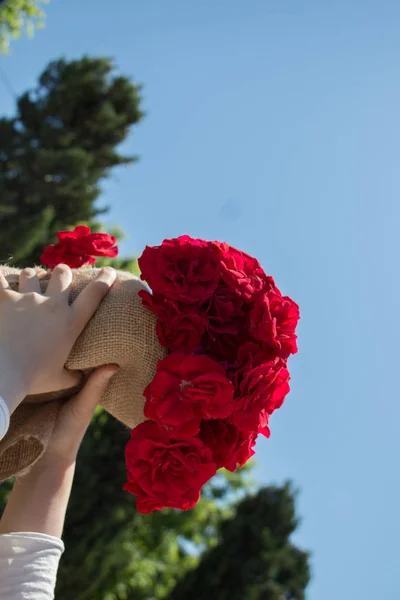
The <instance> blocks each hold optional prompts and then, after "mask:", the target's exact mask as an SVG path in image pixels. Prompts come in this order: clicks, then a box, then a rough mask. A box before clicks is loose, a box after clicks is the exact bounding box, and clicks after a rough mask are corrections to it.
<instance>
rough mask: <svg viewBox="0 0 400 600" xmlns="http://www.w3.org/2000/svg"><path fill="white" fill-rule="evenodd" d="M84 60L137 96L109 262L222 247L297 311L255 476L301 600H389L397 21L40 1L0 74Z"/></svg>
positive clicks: (371, 8)
mask: <svg viewBox="0 0 400 600" xmlns="http://www.w3.org/2000/svg"><path fill="white" fill-rule="evenodd" d="M83 53H89V54H93V55H110V56H113V57H115V60H116V64H117V65H118V67H119V69H120V70H121V72H122V73H124V74H127V75H130V76H132V77H133V78H134V79H135V81H137V82H141V83H142V84H143V86H144V88H143V97H144V101H143V102H144V109H145V110H146V113H147V116H146V119H145V120H144V121H143V124H142V125H140V127H139V128H138V129H137V131H135V132H134V133H133V134H132V136H131V138H130V139H129V142H128V143H127V144H126V147H127V150H128V151H129V152H132V153H137V154H139V155H140V157H141V160H140V162H139V163H138V164H136V165H135V166H133V167H132V168H129V169H125V168H124V169H121V170H119V171H118V172H117V173H116V174H115V176H114V177H113V178H112V179H111V180H109V181H108V182H107V184H106V186H105V188H104V189H105V193H104V196H103V198H104V200H105V201H106V202H108V203H110V204H111V206H112V210H111V212H110V215H109V223H110V224H111V223H115V224H119V225H121V226H123V228H124V229H125V230H126V231H127V233H128V234H129V238H128V239H127V241H126V242H124V244H123V246H122V249H123V251H124V252H125V253H127V254H128V253H129V254H131V253H139V252H140V251H141V250H142V249H143V247H144V246H145V244H146V243H149V244H155V243H159V242H160V241H161V240H162V239H163V238H164V237H168V236H175V235H179V234H182V233H190V234H192V235H195V236H200V237H204V238H217V239H225V240H227V241H229V242H230V243H231V244H233V245H236V246H238V247H240V248H242V249H244V250H246V251H248V252H250V253H252V254H254V255H255V256H257V257H258V258H259V259H260V260H261V261H262V263H263V265H264V267H265V269H266V271H267V272H268V273H271V274H272V275H273V276H274V277H275V278H276V280H277V283H278V284H279V286H280V287H281V289H282V290H283V291H284V292H285V293H287V294H289V295H291V296H292V297H293V298H294V299H295V300H296V301H297V302H298V303H299V304H300V307H301V312H302V321H301V326H300V328H299V336H300V339H299V346H300V351H299V354H298V355H297V356H295V357H294V358H292V359H291V365H290V366H291V371H292V392H291V394H290V396H289V397H288V399H287V402H286V405H285V406H284V407H283V408H282V409H281V410H280V411H278V413H276V415H274V417H273V419H272V423H271V425H272V437H271V439H270V440H268V441H267V440H265V441H262V442H261V443H259V444H258V448H257V451H258V463H259V467H258V470H257V476H258V478H259V480H260V481H262V482H265V483H269V482H283V481H284V480H285V479H287V478H290V479H292V480H293V481H294V483H295V485H296V486H297V487H298V488H299V489H300V495H299V500H298V510H299V513H300V515H301V516H302V525H301V528H300V530H299V532H298V534H297V536H296V541H297V542H298V543H300V544H301V545H303V546H304V547H306V548H309V549H310V550H311V551H312V553H313V557H312V565H313V581H312V584H311V585H310V588H309V593H308V596H307V597H308V599H309V600H337V599H338V598H340V600H355V599H358V598H360V599H361V598H362V600H376V599H377V598H385V600H395V599H397V598H398V594H399V592H398V589H397V588H398V578H397V570H398V562H399V556H398V539H399V534H400V520H399V516H398V506H399V502H400V481H399V469H398V467H397V463H398V457H399V451H400V442H399V433H398V431H399V417H400V408H399V391H398V386H397V384H396V381H397V373H398V359H399V353H398V343H397V342H398V340H399V339H400V327H399V322H398V321H397V313H398V310H399V291H400V284H399V268H398V258H399V250H400V248H399V246H400V236H399V222H400V208H399V198H400V176H399V164H400V69H399V66H400V65H399V56H400V4H399V3H398V2H395V1H387V0H381V1H378V0H375V1H372V0H351V2H348V1H347V2H346V1H344V0H338V1H336V2H321V1H319V2H318V1H316V0H315V1H311V0H303V1H302V2H299V1H298V0H279V2H278V0H271V1H270V0H251V1H249V2H243V1H240V0H218V1H216V0H202V1H201V2H194V1H192V2H187V1H183V0H180V1H178V0H169V1H168V2H166V1H165V0H163V1H162V0H159V1H153V0H148V1H147V2H143V1H142V2H138V1H132V2H118V1H116V2H113V3H110V2H105V1H103V2H99V1H94V0H85V2H80V1H79V0H68V1H67V0H64V1H63V0H57V1H53V2H52V3H51V4H50V5H49V9H48V19H47V28H46V29H45V30H44V31H41V32H39V33H38V34H37V36H36V38H35V40H34V41H32V42H29V41H25V40H20V41H18V42H16V43H15V44H14V45H13V47H12V56H11V57H7V58H4V59H1V66H2V69H3V71H4V72H5V73H6V75H7V76H8V78H9V79H10V81H11V83H12V86H13V88H14V89H15V90H16V92H17V93H19V92H21V91H23V90H25V89H26V88H28V87H30V86H32V85H33V84H34V82H35V78H36V77H37V75H38V73H39V72H40V71H41V70H42V69H43V68H44V66H45V65H46V63H47V62H48V61H49V60H51V59H53V58H56V57H58V56H60V55H65V56H67V57H68V58H72V57H80V56H81V55H82V54H83ZM12 109H13V99H12V97H11V96H10V94H9V93H8V92H7V90H6V89H5V87H4V86H2V87H0V110H1V112H3V113H10V112H11V111H12Z"/></svg>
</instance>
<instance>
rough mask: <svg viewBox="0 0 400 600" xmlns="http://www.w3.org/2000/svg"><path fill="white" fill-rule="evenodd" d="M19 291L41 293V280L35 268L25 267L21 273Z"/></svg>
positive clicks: (21, 292)
mask: <svg viewBox="0 0 400 600" xmlns="http://www.w3.org/2000/svg"><path fill="white" fill-rule="evenodd" d="M18 291H19V293H20V294H28V293H29V292H36V293H37V294H40V293H41V292H40V282H39V278H38V276H37V275H36V272H35V270H34V269H23V270H22V271H21V273H20V274H19V285H18Z"/></svg>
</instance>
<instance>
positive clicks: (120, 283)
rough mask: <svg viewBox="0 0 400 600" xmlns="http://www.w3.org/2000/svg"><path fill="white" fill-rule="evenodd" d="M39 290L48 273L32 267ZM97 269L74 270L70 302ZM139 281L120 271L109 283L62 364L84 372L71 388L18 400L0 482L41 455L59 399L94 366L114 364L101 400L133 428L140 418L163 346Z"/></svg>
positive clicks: (0, 445) (2, 453)
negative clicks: (27, 400) (114, 371)
mask: <svg viewBox="0 0 400 600" xmlns="http://www.w3.org/2000/svg"><path fill="white" fill-rule="evenodd" d="M36 270H37V273H38V276H39V279H40V281H41V288H42V291H43V292H44V291H45V290H46V287H47V282H48V280H49V278H50V274H49V273H47V272H46V271H44V270H43V269H36ZM0 272H1V273H2V274H3V275H5V276H6V279H7V280H8V282H9V283H10V286H11V287H12V288H13V289H18V278H19V272H20V271H19V270H18V269H12V268H9V267H4V266H0ZM98 273H99V269H92V268H82V269H78V270H75V271H73V285H72V290H71V295H70V302H73V301H74V299H75V298H76V297H77V295H78V294H79V293H80V292H81V291H82V290H83V289H84V287H85V286H86V285H87V284H88V283H89V282H90V281H92V280H93V279H94V278H95V277H96V276H97V275H98ZM143 288H144V285H143V284H142V282H141V281H140V280H139V279H138V278H137V277H135V276H134V275H132V274H131V273H125V272H122V271H118V272H117V278H116V281H115V283H114V285H113V287H112V288H111V289H110V291H109V292H108V294H107V296H106V297H105V298H104V300H103V301H102V303H101V305H100V307H99V308H98V309H97V311H96V313H95V315H94V316H93V317H92V318H91V320H90V321H89V323H88V324H87V326H86V328H85V330H84V331H83V333H82V334H81V335H80V337H79V338H78V340H77V341H76V343H75V345H74V347H73V349H72V351H71V354H70V356H69V358H68V361H67V363H66V367H67V368H68V369H74V370H80V371H83V373H84V377H83V379H82V383H81V384H80V386H78V387H77V388H75V389H74V390H67V391H63V392H55V393H52V394H46V395H43V396H40V397H39V396H37V397H36V398H35V401H37V403H35V404H25V403H23V404H21V405H20V406H19V407H18V408H17V410H16V411H15V412H14V414H13V415H12V417H11V425H10V429H9V431H8V433H7V435H6V437H5V438H4V439H3V440H1V441H0V481H4V480H5V479H8V478H9V477H11V476H13V475H17V474H19V473H21V472H23V471H24V470H25V469H27V468H28V467H30V466H31V465H33V464H34V463H35V461H36V460H37V459H38V458H40V456H41V455H42V454H43V452H44V450H45V448H46V445H47V443H48V440H49V438H50V435H51V433H52V430H53V427H54V423H55V420H56V417H57V412H58V409H59V407H60V405H61V402H62V401H63V399H65V398H68V397H70V396H71V395H72V394H73V393H76V392H77V391H78V390H79V389H80V388H81V387H82V385H83V384H84V382H85V380H86V379H87V376H88V375H89V374H90V373H91V372H92V371H93V369H94V368H96V367H99V366H101V365H104V364H110V363H114V364H118V365H119V366H120V369H119V371H118V372H117V374H116V375H114V377H113V378H112V380H111V381H110V384H109V386H108V388H107V391H106V392H105V394H104V397H103V399H102V403H101V405H102V406H103V407H104V408H105V409H106V410H107V411H108V412H109V413H110V414H111V415H113V416H114V417H116V418H117V419H118V420H119V421H121V422H122V423H124V424H125V425H127V426H128V427H130V428H132V427H135V426H136V425H138V424H139V423H141V422H142V421H143V420H144V416H143V405H144V397H143V391H144V389H145V387H146V386H147V385H148V383H149V382H150V381H151V379H152V378H153V377H154V374H155V371H156V367H157V362H158V360H159V359H161V358H162V357H163V356H164V354H165V351H164V349H163V348H162V347H161V346H160V344H159V341H158V338H157V335H156V332H155V317H154V316H153V315H152V313H150V311H148V310H147V309H145V308H144V307H143V306H142V302H141V300H140V298H139V296H138V291H139V290H141V289H143Z"/></svg>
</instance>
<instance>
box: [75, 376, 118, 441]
mask: <svg viewBox="0 0 400 600" xmlns="http://www.w3.org/2000/svg"><path fill="white" fill-rule="evenodd" d="M118 369H119V367H118V365H106V366H104V367H100V368H99V369H97V370H96V371H94V373H92V374H91V375H90V377H89V379H88V380H87V382H86V385H85V387H84V388H83V390H82V391H80V392H79V394H77V395H76V396H75V397H74V398H72V400H70V401H69V402H68V406H69V409H70V412H71V414H72V415H73V420H74V422H75V425H74V427H75V428H76V429H77V431H78V432H83V433H84V432H85V431H86V428H87V427H88V425H89V423H90V421H91V419H92V416H93V413H94V411H95V408H96V406H97V405H98V404H100V402H101V399H102V397H103V395H104V393H105V391H106V389H107V387H108V384H109V382H110V379H111V378H112V377H113V375H115V373H116V372H117V371H118ZM71 433H72V432H71Z"/></svg>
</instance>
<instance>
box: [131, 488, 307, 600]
mask: <svg viewBox="0 0 400 600" xmlns="http://www.w3.org/2000/svg"><path fill="white" fill-rule="evenodd" d="M297 525H298V520H297V518H296V516H295V504H294V494H293V492H292V490H291V487H290V485H288V484H287V485H285V486H284V487H282V488H279V487H266V488H263V489H261V490H260V491H259V492H258V493H257V494H256V495H255V496H252V497H247V498H245V499H244V500H243V501H242V502H241V503H240V504H239V506H238V508H237V511H236V513H235V515H234V516H233V517H232V518H230V519H228V520H226V521H225V522H223V523H222V526H221V537H220V542H219V544H218V545H217V546H215V547H214V548H212V549H211V550H209V551H208V552H206V553H205V554H204V556H203V558H202V560H201V562H200V564H199V565H198V566H197V567H196V568H195V569H194V570H192V571H189V572H188V573H187V575H186V577H184V579H183V580H182V581H181V582H180V583H178V585H177V586H176V588H175V589H174V591H173V592H172V594H171V596H170V600H187V599H188V598H190V600H244V599H246V600H304V598H305V589H306V587H307V584H308V582H309V578H310V573H309V566H308V554H307V553H306V552H304V551H302V550H301V549H299V548H297V547H296V546H294V545H293V544H292V543H291V541H290V536H291V534H292V533H293V532H294V531H295V529H296V527H297ZM132 597H133V596H132Z"/></svg>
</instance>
